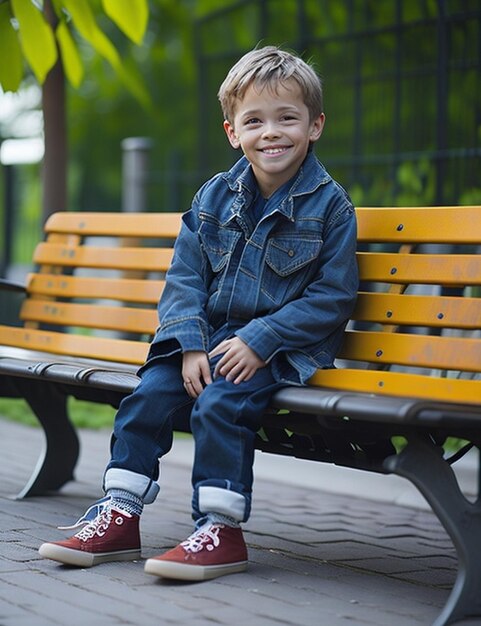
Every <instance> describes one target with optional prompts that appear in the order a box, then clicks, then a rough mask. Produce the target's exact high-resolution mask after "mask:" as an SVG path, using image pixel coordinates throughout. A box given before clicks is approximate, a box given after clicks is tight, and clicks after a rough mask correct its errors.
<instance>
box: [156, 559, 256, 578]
mask: <svg viewBox="0 0 481 626" xmlns="http://www.w3.org/2000/svg"><path fill="white" fill-rule="evenodd" d="M246 569H247V561H239V562H238V563H228V564H225V565H186V564H185V563H176V562H175V561H162V560H160V559H147V561H146V562H145V566H144V572H145V573H146V574H152V575H153V576H161V577H162V578H172V579H174V580H211V579H212V578H218V577H219V576H226V575H227V574H237V573H238V572H244V571H245V570H246Z"/></svg>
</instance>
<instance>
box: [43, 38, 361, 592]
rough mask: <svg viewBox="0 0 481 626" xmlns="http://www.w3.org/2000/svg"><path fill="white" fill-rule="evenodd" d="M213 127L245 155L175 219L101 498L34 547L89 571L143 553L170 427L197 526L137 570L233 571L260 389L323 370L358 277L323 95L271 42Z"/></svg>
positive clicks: (241, 559) (237, 81)
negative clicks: (147, 509) (182, 440)
mask: <svg viewBox="0 0 481 626" xmlns="http://www.w3.org/2000/svg"><path fill="white" fill-rule="evenodd" d="M219 99H220V102H221V106H222V111H223V114H224V118H225V121H224V129H225V132H226V134H227V137H228V140H229V142H230V144H231V145H232V146H233V147H234V148H235V149H238V148H240V149H241V150H242V152H243V154H244V155H243V156H242V157H241V158H240V160H239V161H237V163H236V164H235V165H234V166H233V167H232V168H231V169H230V171H228V172H225V173H222V174H218V175H216V176H214V177H213V178H212V179H211V180H209V181H208V182H206V183H205V184H204V185H203V186H202V187H201V189H200V190H199V191H198V192H197V194H196V196H195V198H194V200H193V203H192V207H191V209H190V211H188V212H187V213H185V214H184V216H183V223H182V229H181V233H180V235H179V237H178V239H177V242H176V244H175V251H174V258H173V261H172V266H171V268H170V270H169V272H168V274H167V279H166V286H165V289H164V292H163V294H162V297H161V299H160V302H159V319H160V326H159V329H158V330H157V333H156V335H155V337H154V340H153V342H152V345H151V349H150V352H149V358H148V359H147V361H146V363H145V364H144V365H143V366H142V368H141V369H140V372H139V374H140V377H141V381H140V383H139V385H138V386H137V388H136V389H135V391H134V392H133V393H132V394H131V395H130V396H128V397H127V398H125V399H124V400H123V402H122V403H121V405H120V407H119V410H118V412H117V415H116V419H115V424H114V433H113V437H112V445H111V460H110V463H109V464H108V466H107V469H106V472H105V475H104V481H103V488H104V491H105V494H106V496H105V497H104V498H102V499H101V500H99V501H98V502H97V503H95V504H94V505H93V506H92V507H91V508H90V509H89V510H88V511H87V513H86V514H85V515H84V516H83V517H82V518H81V519H80V520H79V522H78V524H83V525H84V526H83V528H82V529H81V530H80V531H79V532H77V534H75V535H74V536H73V537H71V538H70V539H68V540H66V541H58V542H55V543H45V544H43V545H42V546H41V547H40V554H41V555H42V556H44V557H46V558H50V559H54V560H56V561H60V562H62V563H68V564H73V565H78V566H81V567H88V566H91V565H95V564H97V563H101V562H105V561H113V560H130V559H137V558H139V557H140V537H139V517H140V514H141V512H142V508H143V506H144V504H148V503H151V502H153V501H154V499H155V498H156V496H157V493H158V491H159V486H158V484H157V479H158V477H159V459H160V458H161V457H162V456H163V455H164V454H165V453H167V452H168V451H169V449H170V447H171V444H172V430H173V423H174V421H175V420H176V419H178V418H181V417H182V416H186V415H187V416H190V424H191V429H192V433H193V436H194V439H195V458H194V464H193V473H192V484H193V499H192V509H193V514H192V516H193V519H194V520H195V522H196V530H195V531H194V533H193V534H192V535H191V536H190V537H189V538H188V539H187V540H185V541H183V542H182V543H180V544H179V545H178V546H177V547H176V548H174V549H172V550H170V551H168V552H167V553H165V554H163V555H160V556H158V557H155V558H151V559H148V560H147V561H146V564H145V571H146V572H147V573H149V574H153V575H157V576H163V577H168V578H176V579H181V580H203V579H208V578H215V577H217V576H222V575H224V574H229V573H233V572H239V571H243V570H244V569H246V567H247V550H246V546H245V543H244V539H243V536H242V530H241V528H240V523H241V522H245V521H246V520H247V519H248V517H249V514H250V507H251V492H252V482H253V476H252V466H253V459H254V438H255V433H256V431H257V430H258V428H259V423H260V418H261V417H262V414H263V412H264V411H265V409H266V408H267V407H268V405H269V401H270V398H271V397H272V394H273V393H274V392H275V391H276V390H277V389H279V388H280V387H281V386H285V385H286V384H297V385H302V384H304V383H305V382H306V381H307V380H308V379H309V377H310V376H311V375H312V374H313V373H314V371H315V370H316V368H326V367H332V366H333V360H334V357H335V355H336V352H337V350H338V348H339V345H340V341H341V338H342V334H343V330H344V327H345V324H346V320H347V319H348V318H349V316H350V313H351V311H352V308H353V304H354V299H355V296H356V292H357V286H358V277H357V266H356V260H355V248H356V222H355V215H354V209H353V207H352V205H351V202H350V200H349V198H348V197H347V195H346V193H345V192H344V191H343V189H342V188H341V187H340V186H339V185H338V184H337V183H336V182H335V181H333V179H332V178H331V177H330V176H329V174H328V173H327V172H326V170H325V169H324V168H323V166H322V165H321V164H320V163H319V162H318V161H317V159H316V157H315V156H314V154H313V152H312V149H311V148H312V145H313V144H314V143H315V142H316V141H317V140H318V139H319V137H320V136H321V133H322V130H323V127H324V119H325V118H324V112H323V105H322V87H321V83H320V80H319V78H318V76H317V75H316V73H315V72H314V71H313V69H312V68H311V67H310V66H309V65H308V64H306V63H305V62H304V61H302V60H301V59H300V58H298V57H296V56H294V55H292V54H290V53H287V52H285V51H282V50H280V49H278V48H276V47H273V46H268V47H265V48H261V49H256V50H253V51H251V52H249V53H248V54H246V55H245V56H244V57H242V58H241V59H240V60H239V61H238V62H237V63H236V64H235V65H234V67H233V68H232V69H231V70H230V72H229V73H228V75H227V77H226V79H225V80H224V82H223V84H222V85H221V87H220V91H219Z"/></svg>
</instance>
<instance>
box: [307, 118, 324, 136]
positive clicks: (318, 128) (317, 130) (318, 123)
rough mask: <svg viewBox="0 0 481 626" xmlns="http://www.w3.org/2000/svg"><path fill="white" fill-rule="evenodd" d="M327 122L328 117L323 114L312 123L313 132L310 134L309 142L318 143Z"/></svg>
mask: <svg viewBox="0 0 481 626" xmlns="http://www.w3.org/2000/svg"><path fill="white" fill-rule="evenodd" d="M325 121H326V116H325V115H324V113H321V114H320V115H319V117H317V118H316V119H315V120H314V121H313V122H312V123H311V132H310V134H309V141H317V140H318V139H319V137H320V136H321V135H322V131H323V129H324V123H325Z"/></svg>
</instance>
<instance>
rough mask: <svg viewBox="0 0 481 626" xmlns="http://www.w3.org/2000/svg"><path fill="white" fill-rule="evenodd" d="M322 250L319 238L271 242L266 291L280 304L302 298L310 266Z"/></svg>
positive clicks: (287, 239) (267, 261) (282, 239)
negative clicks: (300, 296)
mask: <svg viewBox="0 0 481 626" xmlns="http://www.w3.org/2000/svg"><path fill="white" fill-rule="evenodd" d="M321 248H322V239H321V238H320V237H315V236H309V237H307V236H298V237H293V236H289V237H282V236H278V237H273V238H272V239H270V240H269V243H268V245H267V252H266V257H265V268H264V272H263V277H262V291H263V292H264V293H265V294H266V295H267V296H268V297H269V298H270V299H271V300H272V301H273V302H276V303H282V302H285V301H287V300H290V299H292V298H295V297H298V296H299V295H300V293H301V292H302V291H303V289H304V288H305V287H306V285H307V282H308V277H309V275H310V271H309V270H310V267H309V265H310V264H311V263H312V262H313V261H315V260H316V259H317V258H318V257H319V255H320V253H321ZM302 270H303V271H302Z"/></svg>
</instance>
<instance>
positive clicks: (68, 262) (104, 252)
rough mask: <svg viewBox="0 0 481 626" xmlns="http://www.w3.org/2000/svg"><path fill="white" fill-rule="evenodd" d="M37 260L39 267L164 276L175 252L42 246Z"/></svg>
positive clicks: (39, 246) (166, 250)
mask: <svg viewBox="0 0 481 626" xmlns="http://www.w3.org/2000/svg"><path fill="white" fill-rule="evenodd" d="M33 258H34V262H35V263H38V264H39V265H42V264H46V265H61V266H65V267H90V268H97V269H118V270H142V271H148V272H149V271H150V272H156V271H159V272H160V271H166V270H167V269H168V268H169V266H170V263H171V261H172V249H171V248H100V247H95V246H91V247H90V246H84V247H76V246H65V245H62V244H56V243H40V244H38V246H37V247H36V249H35V253H34V257H33Z"/></svg>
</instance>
